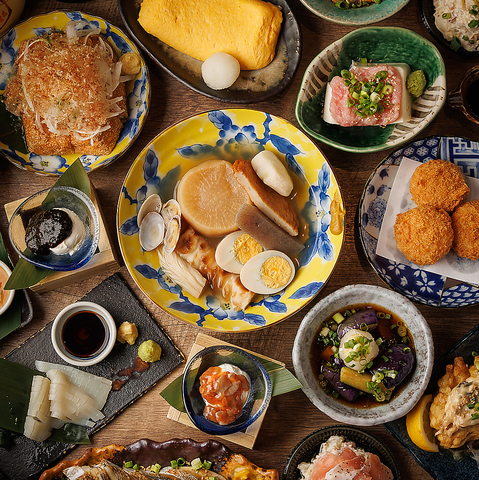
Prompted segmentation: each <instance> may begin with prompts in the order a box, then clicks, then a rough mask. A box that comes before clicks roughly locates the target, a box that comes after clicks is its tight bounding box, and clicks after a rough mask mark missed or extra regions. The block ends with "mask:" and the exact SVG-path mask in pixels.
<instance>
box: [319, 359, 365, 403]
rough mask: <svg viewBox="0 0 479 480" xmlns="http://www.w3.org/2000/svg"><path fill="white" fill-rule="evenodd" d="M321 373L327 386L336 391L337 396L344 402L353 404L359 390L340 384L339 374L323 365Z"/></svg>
mask: <svg viewBox="0 0 479 480" xmlns="http://www.w3.org/2000/svg"><path fill="white" fill-rule="evenodd" d="M321 373H322V374H323V375H324V378H325V379H326V380H327V382H328V383H329V385H331V388H333V389H334V390H336V392H338V393H339V395H340V396H341V397H342V398H344V399H345V400H346V401H348V402H354V401H355V400H356V399H357V398H358V395H359V390H357V389H356V388H354V387H350V386H349V385H346V384H345V383H343V382H341V380H340V379H339V372H335V371H334V370H331V369H329V368H328V367H326V366H325V365H322V366H321Z"/></svg>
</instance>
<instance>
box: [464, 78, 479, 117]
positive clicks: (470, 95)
mask: <svg viewBox="0 0 479 480" xmlns="http://www.w3.org/2000/svg"><path fill="white" fill-rule="evenodd" d="M466 103H467V106H468V107H469V110H470V111H471V112H472V113H473V114H474V115H475V116H476V117H478V118H479V79H477V80H474V81H473V82H472V83H471V84H470V85H469V87H468V88H467V92H466Z"/></svg>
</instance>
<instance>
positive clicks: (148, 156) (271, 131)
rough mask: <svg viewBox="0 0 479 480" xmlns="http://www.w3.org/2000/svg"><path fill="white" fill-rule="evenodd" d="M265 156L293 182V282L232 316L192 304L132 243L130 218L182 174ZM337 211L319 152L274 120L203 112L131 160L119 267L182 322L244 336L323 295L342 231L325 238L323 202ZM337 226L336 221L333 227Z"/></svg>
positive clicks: (215, 300)
mask: <svg viewBox="0 0 479 480" xmlns="http://www.w3.org/2000/svg"><path fill="white" fill-rule="evenodd" d="M265 149H267V150H271V151H273V152H274V153H275V154H276V155H277V156H278V157H279V158H280V159H281V160H282V161H283V162H284V164H285V165H286V166H287V167H288V169H289V173H290V175H291V178H292V179H293V183H294V190H293V193H292V197H294V198H293V199H292V202H293V204H294V206H295V209H296V212H297V213H298V217H299V219H300V236H299V238H300V239H301V240H302V241H303V242H304V245H305V248H304V249H303V251H302V252H301V253H300V254H299V256H298V258H297V261H298V262H297V263H298V264H299V267H298V268H297V271H296V276H295V278H294V280H293V282H291V283H290V285H289V286H288V287H287V288H286V289H285V290H283V291H281V292H279V293H277V294H275V295H265V296H262V295H256V296H255V297H254V298H253V301H252V303H251V304H250V305H249V306H248V307H247V308H246V309H245V310H244V311H240V312H235V311H233V310H232V309H231V308H229V305H228V304H226V303H225V301H224V300H223V299H222V298H219V297H217V296H214V295H213V293H212V292H211V290H207V291H206V292H205V293H203V295H202V296H201V297H200V298H194V297H192V296H190V295H189V294H188V293H186V292H184V291H183V290H182V289H181V288H180V287H179V286H178V285H175V284H173V283H172V282H171V281H170V280H169V278H168V277H167V276H166V275H165V274H164V273H163V271H162V270H161V267H160V264H159V261H158V255H157V253H156V251H152V252H145V251H143V250H142V248H141V247H140V243H139V240H138V226H137V221H136V216H137V213H138V210H139V208H140V206H141V204H142V203H143V201H144V199H145V198H147V197H148V196H150V195H152V194H154V193H157V194H159V195H160V197H161V199H162V200H163V202H166V201H167V200H169V199H170V198H173V196H174V191H175V186H176V184H177V183H178V181H179V180H180V179H181V178H182V176H183V175H184V174H185V172H187V171H188V170H189V169H190V168H192V167H194V166H195V165H197V164H199V163H200V162H203V161H206V160H211V159H223V160H228V161H230V162H234V161H235V160H236V159H238V158H244V159H246V160H250V159H251V158H252V157H253V156H254V155H255V154H257V153H258V152H260V151H262V150H265ZM333 201H335V202H336V204H339V207H340V208H342V207H343V205H342V198H341V193H340V191H339V186H338V183H337V181H336V178H335V177H334V174H333V172H332V170H331V167H330V165H329V163H328V161H327V160H326V158H325V157H324V155H323V154H322V153H321V151H320V150H319V149H318V148H317V147H316V146H315V145H314V143H313V142H312V141H311V140H309V139H308V138H307V137H306V136H305V135H304V134H303V133H302V132H301V131H299V130H298V129H297V128H296V127H294V126H293V125H291V124H290V123H288V122H287V121H286V120H283V119H282V118H279V117H275V116H273V115H270V114H267V113H263V112H259V111H255V110H248V109H227V110H215V111H210V112H205V113H202V114H200V115H196V116H193V117H190V118H187V119H185V120H183V121H181V122H179V123H177V124H175V125H173V126H171V127H169V128H168V129H166V130H165V131H163V132H162V133H160V134H159V135H158V136H157V137H156V138H155V139H154V140H153V141H152V142H151V143H150V144H149V145H148V146H147V147H146V148H145V149H144V150H143V151H142V152H141V153H140V155H139V156H138V157H137V158H136V160H135V162H134V163H133V165H132V167H131V169H130V171H129V172H128V174H127V176H126V179H125V182H124V184H123V188H122V190H121V194H120V198H119V202H118V211H117V228H118V239H119V243H120V248H121V252H122V255H123V258H124V261H125V264H126V266H127V268H128V270H129V272H130V274H131V275H132V277H133V279H134V280H135V282H136V283H137V284H138V286H139V287H140V289H141V290H142V291H143V292H144V293H145V294H146V295H147V296H148V297H150V298H151V299H152V300H153V301H154V302H155V303H156V304H157V305H159V306H160V307H161V308H162V309H164V310H165V311H166V312H168V313H170V314H171V315H173V316H175V317H177V318H179V319H181V320H184V321H185V322H188V323H191V324H193V325H197V326H199V327H203V328H206V329H210V330H216V331H227V332H244V331H248V330H254V329H258V328H263V327H267V326H270V325H272V324H274V323H276V322H279V321H281V320H284V319H285V318H287V317H288V316H290V315H292V314H293V313H295V312H296V311H297V310H299V309H300V308H302V307H304V306H305V305H306V304H307V303H308V302H310V301H311V300H312V299H313V298H314V296H315V295H317V293H318V292H319V291H320V290H321V289H322V288H323V286H324V284H325V283H326V281H327V280H328V278H329V276H330V275H331V272H332V270H333V267H334V265H335V264H336V261H337V259H338V256H339V252H340V250H341V246H342V243H343V236H344V229H341V233H339V234H337V235H334V234H332V233H331V231H330V228H329V227H330V223H331V203H332V202H333ZM341 225H342V222H341Z"/></svg>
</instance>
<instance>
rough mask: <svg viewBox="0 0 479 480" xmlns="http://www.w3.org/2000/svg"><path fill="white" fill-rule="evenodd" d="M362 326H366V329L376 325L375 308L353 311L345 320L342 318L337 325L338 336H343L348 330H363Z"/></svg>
mask: <svg viewBox="0 0 479 480" xmlns="http://www.w3.org/2000/svg"><path fill="white" fill-rule="evenodd" d="M364 326H367V330H368V331H370V330H373V329H375V328H376V327H377V326H378V317H377V316H376V310H373V309H372V308H368V309H367V310H361V311H359V312H356V313H354V314H353V315H351V316H350V317H347V318H346V320H343V321H342V322H341V324H340V325H339V327H338V330H337V333H338V337H339V338H341V337H343V336H344V335H345V334H346V333H347V332H349V330H353V329H354V330H364V329H365V328H364Z"/></svg>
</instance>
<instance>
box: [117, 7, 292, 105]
mask: <svg viewBox="0 0 479 480" xmlns="http://www.w3.org/2000/svg"><path fill="white" fill-rule="evenodd" d="M269 1H270V2H271V3H273V4H275V5H278V6H279V7H280V8H281V10H282V13H283V23H282V26H281V32H280V34H279V39H278V45H277V46H276V56H275V58H274V60H273V61H272V62H271V63H270V65H268V66H266V67H265V68H263V69H261V70H252V71H250V72H246V71H242V72H241V75H240V78H239V79H238V80H237V81H236V84H235V85H234V87H233V88H229V89H226V90H212V89H211V88H209V87H207V86H206V84H205V83H204V82H203V79H202V78H201V63H202V62H200V61H198V60H195V59H193V58H191V57H190V56H188V55H184V54H181V53H180V52H178V51H177V50H175V49H173V48H171V47H169V46H168V45H166V44H164V43H163V42H161V41H160V40H158V39H157V38H155V37H153V36H152V35H150V34H148V33H146V31H145V30H143V27H142V26H141V25H140V24H139V23H138V12H139V9H140V7H139V6H140V3H141V1H138V0H118V8H119V10H120V14H121V17H122V19H123V23H124V24H125V25H126V28H127V29H128V31H129V32H130V34H131V35H132V37H133V38H134V39H135V41H136V42H137V43H138V44H139V45H140V46H141V48H142V49H143V50H144V51H145V52H146V53H147V54H148V55H149V56H150V57H151V58H152V59H153V60H154V61H155V62H156V63H157V64H158V65H159V66H160V67H162V68H164V69H165V70H166V71H167V72H168V73H169V74H170V75H171V76H173V77H174V78H176V79H177V80H179V81H180V82H182V83H184V84H185V85H186V86H188V87H189V88H191V89H192V90H194V91H195V92H198V93H201V94H203V95H206V96H207V97H210V98H214V99H216V100H220V101H223V102H228V103H252V102H260V101H262V100H266V99H267V98H270V97H271V96H273V95H276V94H277V93H279V92H281V91H282V90H283V89H284V88H285V87H286V85H288V83H289V82H290V81H291V80H292V78H293V76H294V74H295V72H296V70H297V69H298V66H299V62H300V60H301V30H300V27H299V24H298V22H297V21H296V18H295V17H294V15H293V12H292V11H291V9H290V8H289V5H288V4H287V3H286V0H269Z"/></svg>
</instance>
